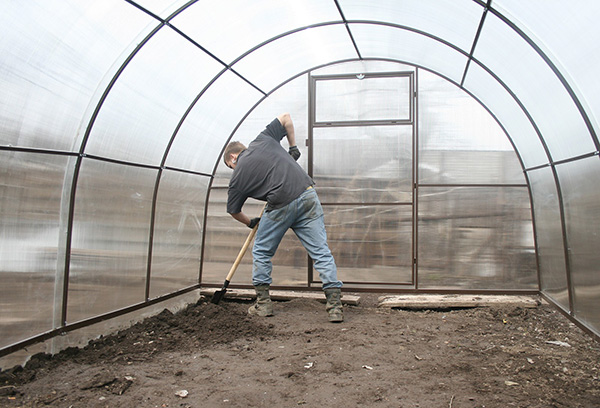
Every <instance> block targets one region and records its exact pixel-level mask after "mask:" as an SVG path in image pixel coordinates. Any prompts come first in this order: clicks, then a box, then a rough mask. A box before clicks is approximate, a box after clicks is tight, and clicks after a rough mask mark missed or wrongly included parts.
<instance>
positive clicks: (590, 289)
mask: <svg viewBox="0 0 600 408" xmlns="http://www.w3.org/2000/svg"><path fill="white" fill-rule="evenodd" d="M556 170H557V171H558V176H559V180H560V186H561V190H562V194H563V204H564V208H565V221H566V225H567V240H568V244H569V258H570V259H569V265H570V269H571V270H570V272H571V283H572V285H573V295H574V299H573V307H574V312H575V316H576V317H577V318H578V319H581V320H583V321H585V322H587V323H588V324H589V325H590V326H592V327H594V328H595V330H599V329H600V313H598V311H599V306H598V297H599V296H600V274H599V273H598V265H599V264H600V252H599V251H598V248H600V235H599V234H598V225H599V224H600V190H599V189H598V174H600V160H599V159H598V157H597V156H595V157H590V158H587V159H583V160H578V161H575V162H570V163H565V164H561V165H559V166H556Z"/></svg>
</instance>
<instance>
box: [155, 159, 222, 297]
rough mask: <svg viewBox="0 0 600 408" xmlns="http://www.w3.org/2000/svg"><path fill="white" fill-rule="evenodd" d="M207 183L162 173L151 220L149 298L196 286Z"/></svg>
mask: <svg viewBox="0 0 600 408" xmlns="http://www.w3.org/2000/svg"><path fill="white" fill-rule="evenodd" d="M209 181H210V179H209V178H208V177H205V176H198V175H194V174H188V173H179V172H174V171H169V170H165V171H163V173H162V177H161V180H160V186H159V190H158V197H157V200H156V215H155V221H154V242H153V248H152V272H151V278H150V279H151V280H150V297H151V298H154V297H157V296H160V295H164V294H167V293H170V292H175V291H176V290H178V289H182V288H185V287H188V286H192V285H194V284H196V283H198V278H199V276H200V262H201V255H200V254H201V249H202V234H203V231H204V203H205V201H206V194H207V190H208V182H209Z"/></svg>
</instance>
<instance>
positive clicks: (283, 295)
mask: <svg viewBox="0 0 600 408" xmlns="http://www.w3.org/2000/svg"><path fill="white" fill-rule="evenodd" d="M217 290H220V289H219V288H205V289H202V290H201V291H200V293H201V294H202V295H204V296H209V297H212V295H213V294H214V293H215V292H216V291H217ZM269 293H270V295H271V299H272V300H292V299H315V300H318V301H319V302H323V303H325V302H326V299H325V293H323V292H296V291H290V290H271V291H270V292H269ZM225 298H226V299H254V298H256V292H255V291H254V289H227V292H225ZM359 302H360V296H354V295H347V294H345V293H342V303H343V304H346V305H353V306H356V305H358V304H359Z"/></svg>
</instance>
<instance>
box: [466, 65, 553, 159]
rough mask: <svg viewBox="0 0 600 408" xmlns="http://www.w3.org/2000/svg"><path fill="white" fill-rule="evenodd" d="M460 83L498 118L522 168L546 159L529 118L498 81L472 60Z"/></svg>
mask: <svg viewBox="0 0 600 408" xmlns="http://www.w3.org/2000/svg"><path fill="white" fill-rule="evenodd" d="M463 86H464V88H465V89H467V90H468V91H469V92H471V93H472V94H473V95H474V96H475V97H477V98H478V99H479V100H480V101H481V102H482V103H483V104H485V105H486V106H487V107H488V109H490V110H491V111H492V113H493V114H494V116H496V117H497V118H498V121H499V122H500V123H501V124H502V126H503V127H504V129H505V130H506V132H507V133H508V135H509V136H510V139H511V140H512V143H513V144H514V145H515V148H516V150H517V151H518V152H519V155H520V156H521V160H522V161H523V166H524V167H525V168H531V167H536V166H539V165H542V164H546V163H548V162H549V160H548V156H547V155H546V152H545V150H544V146H543V145H542V142H541V141H540V138H539V136H538V134H537V132H536V131H535V128H534V127H533V125H532V124H531V121H530V120H529V119H528V118H527V115H526V114H525V112H523V110H522V109H521V108H520V107H519V105H518V104H517V102H516V101H515V99H514V98H513V97H512V96H511V95H510V94H509V93H508V91H506V89H504V87H502V85H501V84H500V83H499V82H498V81H496V80H495V79H494V78H493V77H492V76H491V75H490V74H488V73H487V72H486V71H485V70H484V69H483V68H481V67H480V66H479V65H478V64H476V63H472V64H471V65H469V70H468V71H467V76H466V78H465V82H464V84H463Z"/></svg>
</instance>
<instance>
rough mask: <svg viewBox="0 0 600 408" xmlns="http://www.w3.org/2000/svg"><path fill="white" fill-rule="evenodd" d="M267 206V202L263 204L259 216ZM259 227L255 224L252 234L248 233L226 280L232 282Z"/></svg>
mask: <svg viewBox="0 0 600 408" xmlns="http://www.w3.org/2000/svg"><path fill="white" fill-rule="evenodd" d="M266 207H267V205H266V204H265V205H264V206H263V208H262V210H261V211H260V214H259V217H262V215H263V212H264V211H265V208H266ZM257 229H258V224H256V225H255V226H254V228H252V231H250V234H248V238H246V242H244V245H243V246H242V249H240V253H239V254H238V256H237V258H236V259H235V262H234V263H233V265H231V269H230V270H229V273H228V274H227V277H226V278H225V280H226V281H229V282H231V278H233V274H234V273H235V270H236V269H237V267H238V266H239V265H240V262H242V258H243V257H244V255H245V254H246V251H247V250H248V247H249V246H250V243H251V242H252V240H253V239H254V236H255V235H256V230H257Z"/></svg>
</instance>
